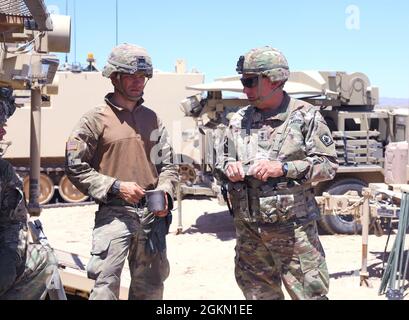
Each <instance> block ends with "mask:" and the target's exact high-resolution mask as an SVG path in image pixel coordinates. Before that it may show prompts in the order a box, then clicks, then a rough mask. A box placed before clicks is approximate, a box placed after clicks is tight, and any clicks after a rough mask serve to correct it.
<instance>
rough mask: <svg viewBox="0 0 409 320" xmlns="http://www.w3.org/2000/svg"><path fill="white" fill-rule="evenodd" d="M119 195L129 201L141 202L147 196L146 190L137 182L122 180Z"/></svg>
mask: <svg viewBox="0 0 409 320" xmlns="http://www.w3.org/2000/svg"><path fill="white" fill-rule="evenodd" d="M119 196H120V197H121V198H122V199H124V200H125V201H126V202H128V203H139V201H141V199H142V198H143V197H144V196H145V190H144V189H142V188H141V187H140V186H139V185H138V184H137V183H135V182H121V187H120V191H119Z"/></svg>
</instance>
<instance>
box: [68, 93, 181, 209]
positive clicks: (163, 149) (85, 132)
mask: <svg viewBox="0 0 409 320" xmlns="http://www.w3.org/2000/svg"><path fill="white" fill-rule="evenodd" d="M111 98H112V94H108V95H107V96H106V98H105V101H106V104H105V105H103V106H100V107H97V108H95V109H93V110H91V111H90V112H88V113H87V114H85V115H84V116H83V117H82V119H81V120H80V122H79V123H78V124H77V126H76V127H75V128H74V130H73V132H72V134H71V136H70V138H69V140H68V143H67V148H66V173H67V175H68V177H69V179H70V180H71V182H72V183H73V184H74V185H75V186H76V187H77V188H78V189H79V190H80V191H81V192H83V193H85V194H88V195H90V196H91V197H93V198H94V199H95V200H96V201H97V202H99V203H106V202H107V197H108V193H109V190H110V188H111V187H112V184H113V183H114V181H115V180H116V179H118V180H120V181H125V182H136V183H137V184H138V185H139V186H141V187H142V188H144V189H145V190H152V189H160V190H163V191H165V192H167V193H168V194H169V195H170V196H171V197H172V198H173V194H174V190H175V185H176V181H177V178H178V172H177V166H176V165H174V164H173V163H172V160H173V155H172V147H171V144H170V138H169V135H168V133H167V131H166V129H165V127H164V126H163V124H162V123H161V121H160V120H159V119H158V117H157V115H156V114H155V112H153V111H152V110H150V109H148V108H146V107H144V106H143V105H142V103H143V100H142V99H141V101H140V102H139V103H138V105H137V106H136V107H135V109H134V110H133V111H132V112H129V111H127V110H125V109H122V108H120V107H118V106H115V105H114V104H113V103H111Z"/></svg>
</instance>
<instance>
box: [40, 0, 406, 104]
mask: <svg viewBox="0 0 409 320" xmlns="http://www.w3.org/2000/svg"><path fill="white" fill-rule="evenodd" d="M67 1H68V14H69V15H71V16H72V17H74V10H73V9H74V2H75V0H67ZM115 3H116V1H115V0H81V1H76V35H77V37H76V38H77V39H76V41H75V37H74V28H73V42H72V47H71V48H72V50H71V53H70V55H69V61H70V62H73V61H74V60H75V56H74V43H76V48H77V50H76V52H77V55H76V56H77V57H76V58H77V61H78V62H81V63H83V62H84V61H85V59H86V56H87V53H88V52H93V53H94V54H95V56H96V58H97V65H98V66H99V67H102V66H103V64H104V61H105V59H106V58H107V56H108V54H109V52H110V50H111V48H112V47H113V46H114V45H115V44H116V28H115V25H116V24H115ZM118 3H119V43H122V42H129V43H135V44H139V45H141V46H144V47H146V48H147V49H148V51H149V52H150V54H151V56H152V58H153V62H154V67H155V68H156V69H160V70H163V71H172V70H173V69H174V64H175V61H176V60H177V59H185V60H186V61H187V64H188V68H189V69H192V68H196V69H198V70H199V71H201V72H203V73H204V74H205V75H206V81H211V80H213V79H215V78H217V77H222V76H227V75H234V74H235V68H236V62H237V59H238V57H239V56H240V55H242V54H244V53H245V52H247V51H248V50H250V49H251V48H253V47H258V46H263V45H271V46H274V47H276V48H278V49H280V50H281V51H283V52H284V53H285V55H286V56H287V59H288V61H289V63H290V67H291V69H292V70H312V69H317V70H337V71H347V72H356V71H359V72H364V73H366V74H367V75H368V76H369V78H370V80H371V82H372V85H376V86H379V87H380V90H381V96H382V97H394V98H409V1H407V0H389V1H383V0H380V1H369V0H349V1H344V0H336V1H328V0H309V1H307V0H285V1H273V0H253V1H245V0H234V1H233V0H218V1H216V0H206V1H192V0H174V1H164V0H160V1H159V0H150V1H135V0H118ZM46 4H47V6H48V7H49V8H50V10H51V11H55V9H56V8H58V9H59V12H60V14H65V11H66V0H46ZM73 22H74V21H73ZM73 27H74V24H73Z"/></svg>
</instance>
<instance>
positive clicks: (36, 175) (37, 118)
mask: <svg viewBox="0 0 409 320" xmlns="http://www.w3.org/2000/svg"><path fill="white" fill-rule="evenodd" d="M40 150H41V89H40V88H34V87H33V88H32V89H31V133H30V201H29V204H28V211H29V213H30V215H31V216H39V215H40V213H41V208H40V205H39V203H38V197H39V192H40Z"/></svg>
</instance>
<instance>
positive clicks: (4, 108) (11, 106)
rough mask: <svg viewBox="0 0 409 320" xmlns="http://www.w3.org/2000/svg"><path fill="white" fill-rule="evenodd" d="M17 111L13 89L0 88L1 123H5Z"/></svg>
mask: <svg viewBox="0 0 409 320" xmlns="http://www.w3.org/2000/svg"><path fill="white" fill-rule="evenodd" d="M15 111H16V104H15V100H14V97H13V89H10V88H0V125H4V124H5V123H6V122H7V120H8V119H9V118H10V117H11V116H12V115H13V114H14V112H15Z"/></svg>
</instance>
